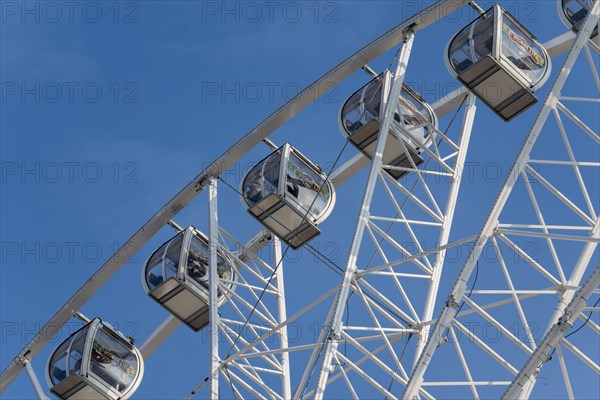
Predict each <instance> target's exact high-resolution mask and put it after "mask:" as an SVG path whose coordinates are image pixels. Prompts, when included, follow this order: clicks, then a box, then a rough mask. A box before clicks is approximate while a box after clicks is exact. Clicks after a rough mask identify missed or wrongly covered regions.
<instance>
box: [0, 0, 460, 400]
mask: <svg viewBox="0 0 600 400" xmlns="http://www.w3.org/2000/svg"><path fill="white" fill-rule="evenodd" d="M467 3H468V1H467V0H440V1H437V2H436V3H434V4H432V5H431V6H429V7H427V8H425V9H424V10H422V11H421V12H418V13H417V14H415V15H414V16H412V17H411V18H408V19H407V20H405V21H403V22H401V23H400V24H398V25H396V26H395V27H393V28H392V29H390V30H389V31H387V32H386V33H384V34H383V35H381V36H379V37H378V38H377V39H375V40H373V41H372V42H370V43H369V44H367V45H366V46H364V47H362V48H361V49H360V50H358V51H357V52H356V53H354V54H352V55H351V56H350V57H348V58H346V59H345V60H344V61H342V62H341V63H340V64H338V65H337V66H335V67H334V68H332V69H331V70H329V71H328V72H326V73H325V74H324V75H322V76H321V77H319V78H318V79H317V80H316V81H314V82H313V83H312V84H310V85H309V86H308V87H307V88H305V89H304V90H302V91H301V92H300V93H298V94H297V95H296V96H294V97H293V98H292V99H290V100H289V101H288V102H286V103H285V104H284V105H283V106H281V107H280V108H278V109H277V110H276V111H275V112H273V113H272V114H271V115H270V116H269V117H267V118H266V119H265V120H264V121H263V122H261V123H260V124H259V125H257V126H256V127H255V128H254V129H252V130H251V131H250V132H248V133H247V134H245V135H244V136H243V137H242V138H241V139H240V140H239V141H238V142H236V143H235V144H234V145H233V146H232V147H230V148H229V149H228V150H227V151H226V152H225V153H223V154H222V155H221V156H220V157H219V158H218V159H216V160H215V161H214V162H213V163H212V164H211V165H209V166H208V167H207V168H206V169H205V170H203V171H202V172H201V173H200V174H198V175H197V176H196V177H195V178H194V179H193V180H192V181H191V182H190V183H189V184H187V185H186V186H185V187H184V188H183V189H182V190H181V191H180V192H179V193H177V194H176V195H175V197H173V198H172V199H171V200H169V201H168V202H167V204H165V206H163V207H162V208H161V209H160V210H159V211H158V212H157V213H156V214H154V215H153V216H152V218H150V219H149V220H148V221H147V222H146V223H145V224H144V225H143V226H142V227H141V228H140V229H139V230H138V231H137V232H135V233H134V234H133V236H131V237H130V238H129V239H128V240H127V241H126V242H125V243H124V244H123V245H122V246H121V247H120V248H119V249H118V250H117V251H116V252H115V254H114V255H113V256H111V258H109V259H108V260H107V261H106V262H105V263H104V264H102V265H101V266H100V268H99V269H98V270H97V271H96V272H95V273H94V274H93V275H92V276H91V277H90V278H89V279H88V280H87V281H86V282H85V283H84V284H83V285H82V286H81V287H80V288H79V290H77V292H75V294H74V295H73V296H72V297H71V298H70V299H69V300H68V301H67V302H66V303H65V304H64V305H63V306H62V307H61V308H60V309H59V310H58V311H57V312H56V314H54V315H53V316H52V317H51V318H50V320H49V321H48V322H47V323H46V324H45V325H44V326H43V327H42V329H40V331H39V332H38V333H37V334H36V335H35V336H34V337H33V338H32V339H31V340H30V341H29V343H27V344H26V345H25V346H24V348H23V349H22V350H21V351H20V352H19V354H18V355H17V356H16V357H15V359H14V360H13V361H12V362H11V363H10V364H9V365H8V366H7V367H6V368H5V369H4V370H3V371H2V374H0V394H2V393H3V392H4V390H6V388H7V387H8V385H10V384H11V383H12V381H13V380H14V379H15V378H16V377H17V376H18V375H19V373H20V372H21V371H22V369H23V365H22V364H21V363H19V362H18V359H19V358H20V357H22V356H23V355H25V354H27V355H28V356H30V357H35V355H36V354H37V353H38V352H39V351H40V350H41V349H42V348H44V346H45V345H46V344H47V343H48V341H49V340H50V338H52V337H53V336H54V334H55V333H56V332H57V330H58V329H60V328H61V327H62V326H63V325H64V324H66V323H67V322H68V321H69V319H71V317H72V316H73V314H74V313H75V312H77V310H79V309H80V308H81V307H82V306H83V305H84V304H85V303H86V302H87V301H88V300H89V299H90V298H91V297H92V296H93V295H94V294H95V293H96V291H98V290H99V289H100V288H101V287H102V286H103V285H104V284H105V283H106V282H107V281H108V280H109V279H110V277H111V276H112V275H114V274H115V273H116V272H117V271H118V270H119V268H121V267H122V266H123V265H124V264H125V263H126V262H127V261H128V259H129V258H130V257H131V256H133V252H131V251H130V250H131V249H139V248H141V247H142V246H143V245H144V244H146V243H147V242H148V241H149V240H150V239H151V238H152V237H153V236H154V235H155V234H156V233H157V232H158V231H159V230H160V229H161V228H162V227H164V226H165V225H166V224H167V223H168V222H169V221H170V220H171V219H172V218H173V217H174V216H175V215H177V213H178V212H179V211H181V210H182V209H183V208H185V207H186V206H187V205H188V204H189V203H190V202H191V201H192V200H193V199H194V198H195V197H196V196H197V195H198V194H199V193H200V192H201V191H202V190H203V189H204V188H205V186H206V185H207V184H208V181H209V179H210V178H211V177H213V178H214V177H218V176H219V175H220V174H221V173H223V172H224V171H226V170H227V169H228V168H229V167H230V166H232V165H233V164H234V163H235V162H237V161H238V160H239V159H240V158H241V157H242V156H243V155H244V154H246V153H247V152H248V151H250V150H251V149H252V148H253V147H255V146H256V145H257V144H259V143H260V142H261V141H262V140H263V139H264V138H266V137H267V136H269V135H270V134H271V133H272V132H274V131H275V130H276V129H277V128H279V127H280V126H282V125H283V124H284V123H285V122H287V121H288V120H289V119H291V118H293V117H294V116H295V115H296V114H298V113H299V112H300V111H301V110H302V109H304V108H305V107H306V106H308V105H309V104H311V103H312V102H313V101H314V100H315V99H317V98H319V97H320V96H322V95H323V94H325V93H326V92H327V91H329V90H330V89H331V88H333V87H334V86H335V85H336V84H338V83H339V82H341V81H342V80H344V79H346V78H347V77H348V76H350V75H351V74H352V73H353V72H355V71H357V70H358V69H360V68H361V67H362V66H364V65H365V64H367V63H369V62H370V61H371V60H373V59H375V58H377V57H379V56H380V55H382V54H383V53H385V52H386V51H388V50H389V49H391V48H392V47H394V46H396V45H397V44H398V43H400V42H401V41H402V39H403V32H404V30H405V29H407V28H408V27H412V29H413V30H415V31H418V30H421V29H424V28H426V27H427V26H429V25H431V24H432V23H434V22H436V21H438V20H440V19H442V18H444V17H445V16H446V15H448V14H450V13H452V12H454V11H456V10H458V9H460V8H461V7H463V6H464V5H465V4H467Z"/></svg>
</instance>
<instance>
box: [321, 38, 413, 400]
mask: <svg viewBox="0 0 600 400" xmlns="http://www.w3.org/2000/svg"><path fill="white" fill-rule="evenodd" d="M414 36H415V35H414V32H413V31H412V30H411V29H408V30H406V31H405V32H404V42H403V43H402V48H401V49H400V54H399V55H398V60H397V63H396V68H395V71H394V74H393V75H392V78H391V89H390V90H389V92H387V91H384V96H382V97H383V98H382V103H383V104H384V106H383V107H384V108H383V109H384V110H385V114H384V119H383V123H382V124H381V127H380V129H379V134H378V138H377V148H376V150H375V154H374V156H373V160H372V162H371V170H370V172H369V179H368V181H367V187H366V189H365V193H364V197H363V201H362V205H361V209H360V215H359V217H358V223H357V226H356V229H355V231H354V238H353V240H352V247H351V249H350V255H349V257H348V262H347V264H346V272H345V273H344V278H343V280H342V284H341V288H340V290H339V292H338V295H337V298H336V303H335V304H336V305H335V312H334V314H333V319H332V326H331V330H330V332H329V335H328V337H327V338H326V341H327V342H326V345H325V353H324V355H323V361H322V364H321V370H320V372H319V378H318V381H317V387H316V391H315V399H322V398H323V394H324V393H325V386H326V384H327V379H328V378H329V373H330V372H331V365H332V360H333V356H334V354H335V353H336V351H337V347H338V339H339V337H340V332H341V329H342V321H343V316H344V309H345V304H346V300H347V299H348V296H349V294H350V286H351V285H352V280H353V279H354V275H355V273H356V271H357V265H356V261H357V258H358V252H359V249H360V245H361V242H362V237H363V234H364V231H365V228H366V225H367V222H368V219H369V208H370V205H371V199H372V198H373V192H374V190H375V184H376V183H377V179H378V177H379V173H380V172H381V169H382V166H383V160H382V158H383V150H384V149H385V143H386V140H387V137H388V134H389V131H390V127H391V125H392V121H394V113H395V110H396V107H397V106H398V98H399V96H400V90H401V89H402V83H403V82H404V76H405V75H406V68H407V66H408V59H409V57H410V52H411V49H412V44H413V40H414ZM386 95H387V98H386Z"/></svg>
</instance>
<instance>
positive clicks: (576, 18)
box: [558, 0, 600, 45]
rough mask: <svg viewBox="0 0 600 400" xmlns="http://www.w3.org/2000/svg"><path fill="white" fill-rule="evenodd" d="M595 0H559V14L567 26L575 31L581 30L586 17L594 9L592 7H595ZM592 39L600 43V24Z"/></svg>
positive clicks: (591, 36) (595, 29)
mask: <svg viewBox="0 0 600 400" xmlns="http://www.w3.org/2000/svg"><path fill="white" fill-rule="evenodd" d="M594 1H595V0H558V15H559V16H560V19H561V20H562V22H563V23H564V24H565V26H566V27H567V28H569V29H572V30H573V31H574V32H579V31H580V30H581V26H582V25H583V23H584V21H585V17H587V16H588V14H589V13H590V11H592V7H594ZM590 39H592V40H594V41H595V42H596V44H597V45H600V43H599V40H598V39H599V37H598V25H596V27H595V28H594V30H593V32H592V34H591V35H590Z"/></svg>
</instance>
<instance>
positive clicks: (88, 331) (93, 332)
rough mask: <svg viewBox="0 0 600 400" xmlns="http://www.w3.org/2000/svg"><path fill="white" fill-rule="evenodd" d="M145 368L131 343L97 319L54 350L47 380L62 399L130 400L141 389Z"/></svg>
mask: <svg viewBox="0 0 600 400" xmlns="http://www.w3.org/2000/svg"><path fill="white" fill-rule="evenodd" d="M143 373H144V364H143V360H142V356H141V354H140V352H139V350H138V349H137V348H136V347H135V346H134V345H133V343H132V342H131V339H129V338H127V337H126V336H124V335H123V334H122V333H120V332H119V331H117V330H116V329H115V328H113V327H112V326H111V325H109V324H108V323H106V322H104V321H102V320H101V319H100V318H96V319H94V320H93V321H91V322H90V323H88V324H87V325H85V326H84V327H83V328H81V329H80V330H78V331H77V332H75V333H74V334H72V335H71V336H70V337H69V338H67V339H66V340H65V341H64V342H63V343H61V344H60V346H58V347H57V348H56V350H54V353H52V355H51V356H50V359H49V361H48V367H47V370H46V378H47V380H48V384H49V385H50V391H51V392H52V393H54V394H55V395H56V396H58V397H59V398H61V399H74V400H79V399H112V400H116V399H126V398H128V397H129V396H130V395H132V394H133V392H134V391H135V390H136V389H137V387H138V386H139V384H140V382H141V379H142V376H143Z"/></svg>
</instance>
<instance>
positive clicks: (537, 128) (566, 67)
mask: <svg viewBox="0 0 600 400" xmlns="http://www.w3.org/2000/svg"><path fill="white" fill-rule="evenodd" d="M599 12H600V2H598V1H597V2H596V4H595V5H594V8H593V9H592V11H591V12H590V15H589V16H588V18H587V21H586V22H585V24H584V26H583V28H582V29H581V31H580V33H579V35H578V36H577V39H576V41H575V43H574V44H573V46H572V47H571V50H570V51H569V54H568V56H567V58H566V60H565V62H564V64H563V67H562V69H561V71H560V73H559V75H558V76H557V78H556V80H555V82H554V84H553V85H552V88H551V89H550V92H549V93H548V97H547V98H546V101H545V102H544V105H543V107H542V109H541V110H540V112H539V114H538V116H537V118H536V120H535V122H534V125H533V127H532V128H531V130H530V132H529V135H528V136H527V137H526V138H525V142H524V144H523V147H522V148H521V151H520V152H519V155H518V157H517V159H516V161H515V163H514V164H513V166H512V168H511V170H510V173H509V174H508V176H507V179H506V182H505V183H504V186H503V187H502V190H501V191H500V194H499V195H498V198H497V199H496V202H495V204H494V206H493V208H492V211H491V212H490V214H489V216H488V218H487V220H486V222H485V224H484V226H483V228H482V230H481V232H480V233H479V235H478V238H477V240H476V241H475V244H474V246H473V248H472V249H471V253H470V254H469V257H467V260H466V262H465V264H464V266H463V268H462V270H461V272H460V274H459V276H458V279H457V280H456V283H455V284H454V286H453V288H452V290H451V292H450V294H449V296H448V298H449V299H452V300H453V301H451V302H450V301H449V302H448V303H447V304H446V306H445V307H444V308H443V309H442V311H441V313H440V316H439V318H438V319H437V322H436V324H435V326H434V327H433V329H432V333H431V336H430V337H429V340H428V341H427V344H426V345H425V347H424V349H423V351H422V353H421V356H420V358H419V360H418V362H417V363H416V365H415V367H414V369H413V371H412V374H411V376H410V379H409V381H408V383H407V385H406V387H405V390H404V393H403V394H402V398H403V399H413V398H415V396H417V393H418V391H419V390H420V388H421V385H422V384H423V379H424V375H425V371H426V370H427V367H428V366H429V364H430V362H431V359H432V358H433V355H434V353H435V351H436V350H437V348H438V347H439V343H440V341H441V340H442V338H443V336H444V331H445V330H446V329H447V328H449V327H450V326H451V325H452V321H453V320H454V318H455V316H456V313H457V311H458V304H459V303H461V301H462V299H463V298H464V296H465V293H466V290H467V282H468V281H469V278H470V276H471V274H472V272H473V270H474V268H475V265H476V263H477V260H478V259H479V257H480V255H481V253H482V251H483V248H484V246H485V244H486V243H487V240H488V238H490V237H491V236H492V234H493V233H494V230H495V229H496V227H497V224H498V220H499V216H500V213H501V212H502V209H503V208H504V205H505V204H506V202H507V200H508V198H509V195H510V193H511V191H512V189H513V187H514V185H515V183H516V182H517V180H518V178H519V176H520V175H521V173H522V172H523V171H524V169H525V167H526V166H527V162H528V161H529V155H530V153H531V150H532V148H533V146H534V144H535V143H536V140H537V138H538V136H539V134H540V132H541V130H542V128H543V126H544V124H545V122H546V119H547V118H548V116H549V115H550V112H551V111H552V109H553V108H555V107H556V105H557V103H558V98H559V96H560V93H561V90H562V87H563V85H564V83H565V81H566V79H567V77H568V76H569V73H570V72H571V69H572V67H573V65H574V63H575V61H576V59H577V57H578V55H579V52H580V51H581V49H582V48H583V47H584V46H585V45H586V43H587V42H588V39H589V36H590V34H591V33H592V30H593V29H594V26H595V25H596V24H597V23H598V14H599Z"/></svg>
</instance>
